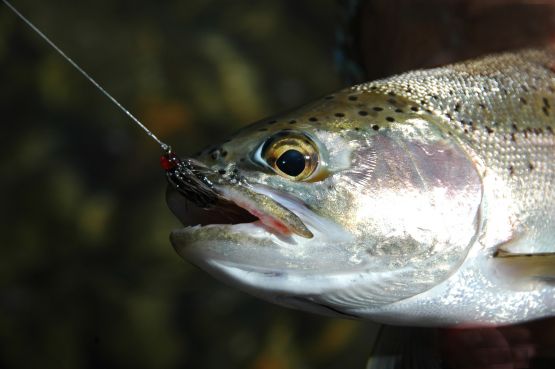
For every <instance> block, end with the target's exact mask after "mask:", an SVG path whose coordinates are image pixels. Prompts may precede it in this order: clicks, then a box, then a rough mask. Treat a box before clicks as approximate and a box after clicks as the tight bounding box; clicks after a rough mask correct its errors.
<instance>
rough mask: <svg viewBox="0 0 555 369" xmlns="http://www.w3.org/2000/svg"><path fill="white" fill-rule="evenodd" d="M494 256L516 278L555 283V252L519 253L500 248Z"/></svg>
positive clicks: (502, 267) (504, 269)
mask: <svg viewBox="0 0 555 369" xmlns="http://www.w3.org/2000/svg"><path fill="white" fill-rule="evenodd" d="M493 256H494V259H495V261H496V262H498V263H499V266H500V267H501V269H502V270H503V271H504V272H506V273H508V274H509V275H510V276H512V277H514V278H517V279H536V280H542V281H546V282H550V283H555V253H554V252H543V253H532V254H518V253H512V252H508V251H505V250H502V249H500V250H498V251H497V252H496V253H495V254H494V255H493Z"/></svg>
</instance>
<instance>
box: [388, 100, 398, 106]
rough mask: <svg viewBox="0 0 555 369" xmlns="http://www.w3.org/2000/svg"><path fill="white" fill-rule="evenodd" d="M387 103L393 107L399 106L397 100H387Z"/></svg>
mask: <svg viewBox="0 0 555 369" xmlns="http://www.w3.org/2000/svg"><path fill="white" fill-rule="evenodd" d="M387 102H388V103H390V104H391V105H396V104H397V100H395V99H387Z"/></svg>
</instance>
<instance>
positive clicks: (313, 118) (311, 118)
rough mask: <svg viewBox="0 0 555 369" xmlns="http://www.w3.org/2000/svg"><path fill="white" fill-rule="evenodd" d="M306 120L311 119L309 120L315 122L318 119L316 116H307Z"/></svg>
mask: <svg viewBox="0 0 555 369" xmlns="http://www.w3.org/2000/svg"><path fill="white" fill-rule="evenodd" d="M308 120H309V121H311V122H317V121H318V118H316V117H310V118H308Z"/></svg>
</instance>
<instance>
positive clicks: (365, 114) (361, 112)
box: [358, 110, 368, 117]
mask: <svg viewBox="0 0 555 369" xmlns="http://www.w3.org/2000/svg"><path fill="white" fill-rule="evenodd" d="M358 115H362V116H363V117H365V116H367V115H368V112H367V111H365V110H361V111H359V112H358Z"/></svg>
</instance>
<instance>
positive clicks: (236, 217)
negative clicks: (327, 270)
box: [166, 186, 314, 238]
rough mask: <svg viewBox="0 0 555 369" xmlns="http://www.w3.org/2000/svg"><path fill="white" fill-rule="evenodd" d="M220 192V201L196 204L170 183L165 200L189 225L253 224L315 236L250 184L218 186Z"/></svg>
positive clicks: (284, 234) (283, 233) (286, 233)
mask: <svg viewBox="0 0 555 369" xmlns="http://www.w3.org/2000/svg"><path fill="white" fill-rule="evenodd" d="M217 192H218V194H219V199H218V201H217V202H216V203H215V204H213V205H212V206H210V207H207V208H203V207H199V206H197V205H196V204H195V202H194V201H190V200H188V199H187V198H186V197H185V196H183V195H182V194H181V193H180V192H179V191H176V190H175V189H173V188H172V187H171V186H170V187H168V191H167V193H166V200H167V203H168V205H169V207H170V209H171V210H172V212H173V213H174V215H175V216H176V217H177V218H178V219H179V220H180V221H181V223H182V224H183V225H184V226H185V227H186V229H188V228H190V229H191V230H193V229H194V228H195V227H196V228H198V227H201V228H202V227H207V226H212V227H218V226H220V227H226V226H227V227H229V226H234V225H239V224H252V225H255V226H259V227H263V228H265V229H267V230H269V231H271V232H273V233H275V234H277V235H279V236H281V237H290V236H291V235H292V234H296V235H298V236H301V237H305V238H312V237H313V236H314V235H313V234H312V232H311V231H310V230H309V229H308V228H307V227H306V225H305V224H304V223H303V221H302V220H300V218H299V217H298V216H297V215H296V214H295V213H294V212H292V211H291V210H289V209H288V208H286V207H284V206H283V205H281V204H280V203H279V202H277V201H275V200H274V199H273V198H272V197H270V196H267V195H264V194H260V193H258V192H256V191H254V190H253V189H252V187H250V186H249V187H236V188H232V187H230V186H218V188H217Z"/></svg>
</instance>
